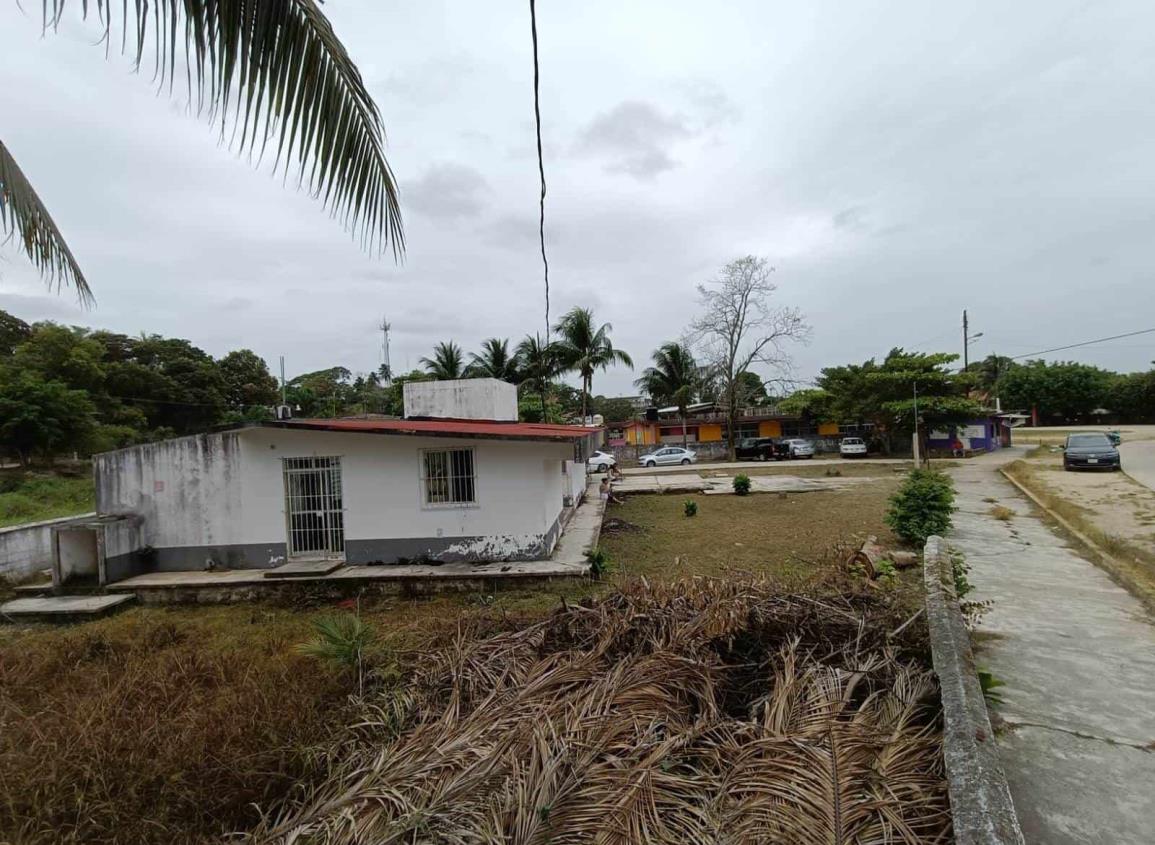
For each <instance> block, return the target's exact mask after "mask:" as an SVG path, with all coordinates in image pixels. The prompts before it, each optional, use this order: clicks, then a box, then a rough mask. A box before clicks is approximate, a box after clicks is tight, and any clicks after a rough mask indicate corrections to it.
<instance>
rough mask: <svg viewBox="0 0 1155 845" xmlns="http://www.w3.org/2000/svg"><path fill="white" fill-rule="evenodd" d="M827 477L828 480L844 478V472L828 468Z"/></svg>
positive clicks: (835, 468)
mask: <svg viewBox="0 0 1155 845" xmlns="http://www.w3.org/2000/svg"><path fill="white" fill-rule="evenodd" d="M825 475H826V477H827V478H842V470H840V469H838V468H837V467H827V468H826V473H825Z"/></svg>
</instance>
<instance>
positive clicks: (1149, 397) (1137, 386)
mask: <svg viewBox="0 0 1155 845" xmlns="http://www.w3.org/2000/svg"><path fill="white" fill-rule="evenodd" d="M1106 404H1107V407H1108V408H1110V409H1111V410H1112V411H1113V412H1114V413H1115V414H1116V415H1118V417H1119V418H1120V420H1122V421H1123V422H1129V423H1149V422H1155V369H1152V370H1148V371H1147V372H1145V373H1125V374H1120V375H1116V376H1114V377H1113V378H1112V380H1111V385H1110V388H1109V389H1108V395H1107V403H1106Z"/></svg>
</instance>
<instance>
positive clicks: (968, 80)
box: [0, 0, 1155, 394]
mask: <svg viewBox="0 0 1155 845" xmlns="http://www.w3.org/2000/svg"><path fill="white" fill-rule="evenodd" d="M24 5H25V6H26V7H27V9H28V13H27V14H26V15H25V14H23V13H21V12H20V11H19V10H18V8H17V5H16V3H14V2H11V0H9V2H4V3H0V137H3V139H4V141H5V143H6V144H7V145H8V147H9V149H10V150H11V151H12V153H13V155H14V156H15V157H16V159H17V160H18V161H19V162H20V164H21V165H22V167H23V169H24V171H25V173H26V174H27V175H28V177H29V178H30V180H31V181H32V182H33V184H34V185H35V186H36V188H37V189H38V191H39V192H40V195H41V197H42V198H43V199H44V201H45V202H46V204H47V205H48V206H49V208H50V209H51V211H52V213H53V214H54V216H55V219H56V221H57V223H58V224H59V225H60V227H61V228H62V230H63V231H64V233H65V235H66V237H67V238H68V241H69V243H70V245H71V246H72V248H73V251H74V252H75V254H76V256H77V257H78V259H79V260H80V262H81V264H82V266H83V267H84V269H85V272H86V274H87V277H88V279H89V281H90V283H91V285H92V287H93V290H94V291H95V294H96V297H97V301H98V304H97V307H96V309H95V310H92V311H83V310H81V309H79V308H77V307H76V306H75V300H74V297H73V296H72V294H71V293H69V292H67V291H66V292H64V293H63V294H60V295H56V294H54V293H51V292H48V291H47V290H46V288H45V286H44V284H43V282H42V281H41V280H40V279H39V278H38V277H37V275H36V274H35V272H33V271H32V270H31V268H30V267H29V265H28V264H27V262H26V260H25V259H24V257H23V256H22V255H21V254H20V253H18V252H16V251H15V250H14V249H13V247H12V245H11V244H8V245H6V246H2V247H0V308H3V309H5V310H8V311H11V312H12V313H14V314H16V315H17V316H19V317H21V318H23V319H25V320H28V321H33V320H41V319H51V320H57V321H62V322H67V323H73V324H82V325H91V326H97V327H101V328H107V329H112V330H115V331H121V332H126V333H132V334H135V333H139V332H142V331H144V332H159V333H161V334H164V335H169V336H178V337H185V338H188V339H189V340H191V341H192V342H193V343H195V344H197V345H198V346H200V347H202V348H204V349H206V350H207V351H209V352H211V353H213V354H214V355H221V354H224V353H225V352H227V351H228V350H230V349H234V348H238V347H249V348H252V349H253V350H255V351H256V352H258V353H259V354H260V355H262V356H264V358H265V359H266V360H267V361H268V362H269V363H270V366H272V367H274V368H275V366H276V361H277V356H278V355H280V354H284V355H285V356H286V358H287V361H288V369H289V373H290V375H292V374H294V373H298V372H304V371H308V370H313V369H319V368H322V367H327V366H333V365H338V364H340V365H344V366H346V367H349V368H350V369H352V370H354V371H366V370H370V369H373V368H375V367H376V366H377V365H378V364H379V363H380V355H381V353H380V339H379V335H378V334H377V333H376V332H375V328H374V327H375V324H376V323H378V322H379V321H380V319H381V316H382V315H383V314H387V315H388V317H389V319H390V321H391V322H392V324H393V344H392V358H393V365H394V369H395V370H400V369H404V368H405V367H406V366H410V367H413V366H416V365H417V359H418V358H419V357H420V356H422V355H425V354H427V353H428V352H429V350H430V348H431V347H432V346H433V344H434V343H435V342H437V341H440V340H447V339H453V340H456V341H457V342H458V343H460V344H461V345H462V346H464V347H465V348H466V350H467V351H468V350H471V349H475V348H476V347H477V346H478V345H479V343H480V341H481V340H482V339H483V338H485V337H489V336H494V335H496V336H500V337H510V338H511V339H513V340H514V342H516V340H517V339H519V338H520V337H522V336H524V335H525V334H526V333H527V332H533V331H537V330H540V329H541V328H542V325H543V320H544V317H543V307H544V304H543V286H542V279H541V265H540V256H539V254H538V246H537V192H538V185H537V163H536V157H535V152H534V139H533V122H532V118H533V101H532V64H531V48H530V40H529V20H528V9H527V6H528V4H527V3H526V2H523V1H522V0H519V2H512V1H511V2H496V0H495V2H487V3H472V2H465V0H457V2H428V1H427V0H422V2H410V3H400V2H390V3H384V2H380V0H363V1H362V2H354V0H329V2H327V3H326V4H325V6H324V9H325V11H326V12H327V14H328V15H329V16H330V19H331V20H332V22H333V25H334V28H335V29H336V32H337V33H338V35H339V36H340V37H341V38H342V39H343V41H344V42H345V44H346V45H347V46H348V48H349V52H350V53H351V54H352V56H353V58H354V60H355V61H356V62H357V63H358V65H359V66H360V68H361V71H362V73H363V74H364V76H365V78H366V81H367V83H368V86H369V90H370V92H371V93H372V95H373V96H374V98H375V99H376V101H377V103H378V105H379V106H380V110H381V113H382V115H383V118H384V121H385V125H386V130H387V132H388V156H389V160H390V162H391V164H392V166H393V169H394V171H395V173H396V174H397V177H398V179H399V181H400V183H401V188H402V194H401V203H402V209H403V214H404V220H405V226H406V231H407V237H408V249H407V255H406V258H405V261H404V263H403V264H400V265H398V264H394V263H393V261H392V259H391V258H390V257H389V256H386V257H384V258H375V257H372V256H368V255H365V254H364V253H362V252H360V251H359V249H358V247H357V245H356V244H355V243H354V242H353V241H352V239H351V238H350V237H349V235H348V234H346V233H345V232H343V231H342V230H341V228H340V226H339V225H338V224H337V223H336V222H334V221H332V220H330V219H329V217H328V216H327V214H326V212H324V211H323V210H322V208H321V206H320V204H319V203H318V202H315V201H313V200H311V199H310V198H309V197H308V196H306V195H305V194H303V193H300V192H297V191H296V190H294V189H293V188H292V187H288V188H286V187H283V185H282V182H281V179H280V178H278V177H273V176H272V175H271V174H270V172H269V168H268V166H267V165H266V166H265V167H264V168H254V167H253V166H251V165H250V164H249V163H247V162H246V161H244V160H241V159H239V158H238V157H237V156H236V155H235V154H234V153H232V152H230V151H229V150H228V149H226V148H224V147H221V146H219V145H218V144H217V142H216V134H215V133H214V131H213V130H212V129H211V128H210V127H209V126H207V125H206V124H205V123H204V122H202V121H199V120H198V119H197V118H196V117H195V116H192V115H190V114H189V113H188V111H187V109H186V108H185V106H184V104H183V103H181V102H179V101H172V100H170V99H168V98H167V97H158V96H157V95H156V94H155V92H154V88H153V87H152V85H151V83H150V81H149V79H148V77H147V76H141V75H134V74H133V73H132V72H131V66H130V63H129V62H128V60H127V59H124V58H122V57H120V56H116V55H114V56H113V57H112V58H111V59H110V60H108V61H106V60H105V58H104V53H103V50H102V49H100V48H97V47H93V46H91V45H92V42H93V41H94V40H95V36H94V29H93V27H92V25H91V24H90V25H88V26H87V27H85V26H83V25H81V24H80V23H79V4H78V3H73V4H70V6H69V7H68V13H67V15H66V18H67V25H66V26H64V27H63V28H62V31H61V32H60V34H58V35H56V36H48V37H45V38H42V37H41V36H40V23H39V4H37V3H32V4H27V3H25V4H24ZM538 14H539V21H538V26H539V37H540V44H541V73H542V119H543V121H544V135H545V156H546V161H545V167H546V176H547V180H548V182H549V197H548V199H547V210H546V213H547V218H546V235H547V244H548V249H549V254H550V266H551V281H552V290H553V297H552V305H551V309H552V314H553V315H554V316H557V315H560V314H561V313H562V312H564V311H565V310H566V309H568V308H569V307H571V306H573V305H583V306H587V307H591V308H593V309H594V311H595V313H596V316H597V317H598V319H599V320H602V321H608V322H611V323H613V326H614V332H613V339H614V342H615V343H616V344H617V345H618V346H620V347H621V348H623V349H625V350H627V351H628V352H630V353H631V354H632V355H633V356H634V358H635V360H636V361H637V362H639V364H640V365H644V363H645V359H647V358H648V357H649V354H650V351H651V350H652V349H653V348H654V347H655V346H656V345H657V344H659V343H661V342H663V341H666V340H670V339H676V338H677V337H678V336H679V335H680V334H681V332H682V329H683V327H684V326H685V325H686V324H687V323H688V322H689V321H690V320H691V319H692V318H693V317H694V314H695V302H696V294H695V285H696V284H697V283H699V282H701V281H704V280H706V279H708V278H710V277H711V275H712V274H713V273H714V272H715V271H716V270H717V268H719V267H720V266H721V265H723V264H724V263H725V262H726V261H728V260H730V259H732V258H734V257H737V256H741V255H745V254H755V255H761V256H766V257H767V258H768V259H769V260H770V261H771V263H772V264H774V266H775V267H776V268H777V272H776V274H775V278H776V281H777V284H778V286H779V291H778V298H779V300H780V301H781V302H782V303H783V304H787V305H793V306H797V307H798V308H800V309H802V310H803V311H804V312H805V314H806V315H807V317H808V319H809V321H810V322H811V324H812V325H813V327H814V332H813V339H812V341H811V343H810V344H809V345H808V346H806V347H803V348H798V349H797V350H796V354H795V359H796V364H797V372H798V375H799V377H801V378H804V379H805V378H811V377H813V376H814V375H815V374H816V373H817V371H818V370H819V369H820V368H821V367H823V366H827V365H832V364H839V363H845V362H848V361H860V360H863V359H865V358H868V357H870V356H879V355H883V354H885V352H886V351H887V350H888V349H889V348H890V347H891V346H895V345H902V346H906V347H908V348H919V349H926V350H946V351H952V352H959V351H961V350H960V346H961V327H960V325H959V322H960V319H961V312H962V310H963V308H968V309H969V310H970V317H971V327H972V332H980V331H981V332H983V333H984V334H985V336H984V337H983V338H981V339H980V340H978V341H977V342H976V344H975V345H974V346H973V348H972V356H973V357H982V356H983V355H985V354H988V353H990V352H998V353H1000V354H1007V355H1021V354H1025V353H1028V352H1032V351H1035V350H1041V349H1046V348H1048V347H1052V346H1058V345H1061V344H1064V343H1072V342H1076V341H1080V340H1085V339H1091V338H1096V337H1101V336H1105V335H1111V334H1116V333H1120V332H1124V331H1129V330H1137V329H1145V328H1150V327H1152V326H1155V250H1153V249H1152V244H1153V243H1155V6H1153V5H1152V4H1151V3H1149V2H1142V1H1140V2H1133V3H1126V2H1114V3H1089V2H1064V0H1040V1H1039V2H1016V3H995V2H990V3H982V4H975V3H956V4H950V5H948V4H942V3H926V2H909V3H894V2H890V3H843V2H837V3H836V2H828V3H784V2H775V3H769V2H752V3H737V2H726V3H708V4H703V3H701V2H700V0H692V2H670V0H662V2H653V3H643V2H630V3H621V2H583V3H565V2H560V0H542V2H540V3H539V10H538ZM1059 357H1063V358H1073V359H1077V360H1083V361H1087V362H1089V363H1094V364H1099V365H1101V366H1106V367H1110V368H1114V369H1120V370H1135V369H1145V368H1146V366H1147V365H1148V362H1150V361H1151V360H1152V359H1153V358H1155V335H1147V336H1143V337H1138V338H1133V339H1130V340H1128V341H1122V342H1119V343H1114V344H1110V345H1104V346H1102V347H1090V348H1084V349H1079V350H1073V351H1072V352H1070V353H1064V354H1063V355H1060V356H1059ZM635 376H636V373H630V372H629V371H627V370H623V369H620V368H619V369H616V370H612V371H610V372H609V373H607V374H605V375H599V376H597V377H596V378H595V381H594V390H595V392H597V393H607V394H615V393H629V392H633V387H632V380H633V378H634V377H635Z"/></svg>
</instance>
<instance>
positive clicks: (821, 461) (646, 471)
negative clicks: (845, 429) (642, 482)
mask: <svg viewBox="0 0 1155 845" xmlns="http://www.w3.org/2000/svg"><path fill="white" fill-rule="evenodd" d="M909 463H910V458H839V457H831V458H811V459H808V460H794V461H701V462H699V463H696V464H690V465H689V466H668V467H654V468H652V469H650V468H647V467H626V466H623V467H622V474H623V475H651V474H653V473H655V472H683V473H684V472H692V471H696V470H715V469H751V468H753V469H757V468H759V467H767V468H769V467H792V466H797V467H806V466H812V465H815V464H816V465H818V466H823V467H826V466H839V465H840V464H882V465H884V466H887V465H889V466H901V465H903V464H909Z"/></svg>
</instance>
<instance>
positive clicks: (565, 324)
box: [554, 308, 634, 423]
mask: <svg viewBox="0 0 1155 845" xmlns="http://www.w3.org/2000/svg"><path fill="white" fill-rule="evenodd" d="M613 328H614V327H613V326H612V325H610V324H609V323H602V324H601V325H600V326H597V327H596V328H595V323H594V315H593V312H592V311H590V309H588V308H572V309H570V311H569V312H567V313H566V314H565V316H563V317H562V318H561V320H559V321H558V324H557V325H556V326H554V331H555V332H557V333H558V334H559V335H560V336H561V337H560V338H559V340H558V341H557V349H558V356H559V358H560V360H561V364H562V367H563V368H564V369H565V370H567V371H570V372H576V373H577V374H578V375H579V376H581V382H582V386H581V394H582V402H581V418H582V422H583V423H584V422H585V420H586V417H587V416H588V410H589V397H590V390H591V388H592V387H593V380H594V371H595V370H603V371H604V370H608V369H609V368H610V367H611V366H613V365H614V364H624V365H625V366H627V367H629V368H630V369H633V367H634V362H633V360H632V359H631V358H630V356H629V355H627V354H626V353H625V352H623V351H622V350H620V349H614V345H613V343H612V342H611V341H610V332H611V331H613Z"/></svg>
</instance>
